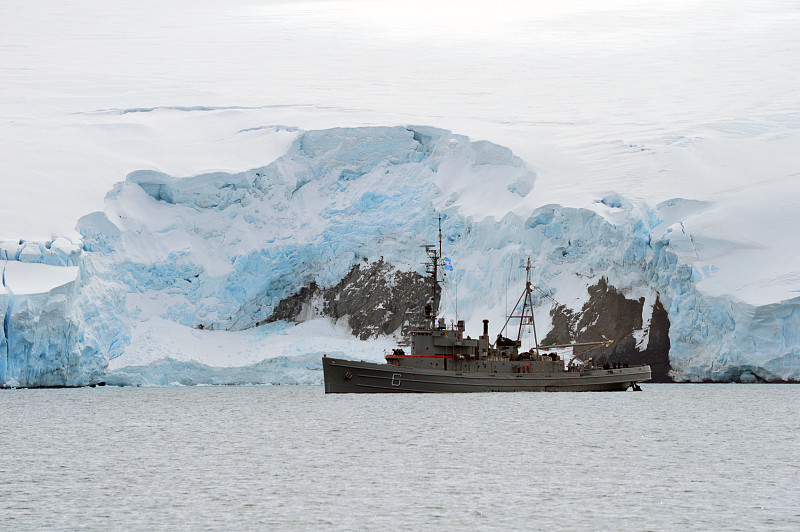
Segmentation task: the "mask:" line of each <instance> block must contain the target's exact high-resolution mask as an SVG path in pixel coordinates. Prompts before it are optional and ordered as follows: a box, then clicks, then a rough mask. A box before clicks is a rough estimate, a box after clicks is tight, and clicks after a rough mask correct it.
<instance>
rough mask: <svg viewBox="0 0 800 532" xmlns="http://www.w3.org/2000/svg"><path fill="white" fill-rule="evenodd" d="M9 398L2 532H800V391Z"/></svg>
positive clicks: (198, 391) (98, 392)
mask: <svg viewBox="0 0 800 532" xmlns="http://www.w3.org/2000/svg"><path fill="white" fill-rule="evenodd" d="M642 387H643V389H644V391H643V392H641V393H633V392H628V393H583V394H580V393H554V394H547V393H515V394H461V395H459V394H453V395H325V394H324V393H323V388H322V387H321V386H307V387H302V386H251V387H186V388H184V387H169V388H112V387H105V388H95V389H91V388H86V389H66V390H3V391H0V453H2V455H1V458H0V528H2V529H5V530H34V529H50V530H75V529H86V530H100V529H103V530H105V529H125V530H166V529H192V530H196V529H255V530H259V529H260V530H266V529H270V530H320V529H338V530H378V529H384V530H420V529H436V530H440V529H480V530H506V529H512V530H522V529H525V530H535V529H556V530H598V529H599V530H679V529H703V530H798V529H800V386H793V385H735V384H730V385H708V384H702V385H688V384H683V385H677V384H675V385H663V384H662V385H658V384H649V385H648V384H644V385H642Z"/></svg>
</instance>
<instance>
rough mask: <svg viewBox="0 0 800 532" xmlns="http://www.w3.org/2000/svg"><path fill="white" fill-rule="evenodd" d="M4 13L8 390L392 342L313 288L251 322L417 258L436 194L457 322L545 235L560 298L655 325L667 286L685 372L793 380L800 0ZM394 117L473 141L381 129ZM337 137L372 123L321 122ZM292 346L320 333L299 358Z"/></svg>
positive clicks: (499, 310)
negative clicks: (455, 264) (357, 274)
mask: <svg viewBox="0 0 800 532" xmlns="http://www.w3.org/2000/svg"><path fill="white" fill-rule="evenodd" d="M1 11H2V16H0V49H2V50H3V53H2V54H0V72H2V76H0V78H2V82H0V96H1V97H0V203H1V204H2V208H0V242H2V245H0V265H2V268H3V270H4V272H5V280H4V283H3V285H2V289H0V313H2V317H3V323H4V327H3V334H2V337H0V356H5V358H3V359H2V363H0V371H3V375H2V377H3V378H2V379H0V380H3V381H4V382H11V383H14V382H19V383H25V382H28V383H40V384H48V383H50V384H58V383H61V382H72V383H78V384H79V383H85V382H91V381H93V380H97V379H101V378H104V377H102V375H103V369H102V368H103V367H105V365H106V363H109V364H110V367H111V368H112V369H114V368H119V367H121V366H123V365H130V364H146V363H150V362H152V361H154V360H156V359H158V358H160V357H161V355H164V356H169V357H170V359H171V360H175V361H177V363H181V364H183V363H188V362H189V361H190V360H195V361H199V362H203V363H207V364H209V365H213V366H214V367H222V366H242V365H247V364H254V363H257V362H258V361H260V360H261V359H262V358H263V357H262V356H261V354H264V356H273V355H274V354H275V353H279V352H282V353H286V354H292V355H298V354H301V353H310V352H312V351H313V352H316V351H317V350H320V349H321V350H325V349H326V348H325V346H326V345H333V344H336V346H337V347H336V350H338V351H342V352H347V353H350V354H352V355H353V356H358V357H367V356H371V357H378V358H380V355H379V354H375V353H376V350H375V349H372V348H371V347H370V345H367V344H364V343H362V342H360V341H358V340H356V339H353V338H352V335H351V334H350V333H351V332H352V327H350V326H349V325H348V324H345V323H341V321H342V320H340V323H339V324H336V325H333V324H331V323H330V320H329V319H328V318H327V317H326V316H324V315H322V314H325V313H324V312H322V313H321V314H320V313H316V311H315V310H314V309H315V308H316V306H315V305H313V304H310V303H309V302H308V301H305V302H304V305H305V306H304V307H303V308H304V309H305V310H304V311H303V312H304V316H305V318H303V319H305V320H306V321H305V322H304V324H303V325H302V326H301V329H297V328H287V327H283V328H281V327H279V326H278V325H275V324H270V325H261V326H259V327H254V328H248V327H250V325H251V324H252V323H253V322H254V323H260V320H262V318H265V315H266V314H268V312H269V310H268V309H269V308H271V307H270V306H271V305H275V304H276V303H277V302H278V300H281V298H282V297H284V296H285V295H286V293H287V292H292V290H296V289H299V288H301V287H310V286H311V284H310V283H312V282H313V283H315V285H316V286H317V287H318V288H319V289H320V290H323V289H330V288H331V285H332V284H336V282H337V278H339V279H341V277H340V276H341V275H344V274H346V273H347V272H349V271H352V269H351V268H352V265H353V264H354V263H356V262H357V261H358V260H359V259H362V258H367V260H368V262H367V263H363V264H369V265H375V264H378V263H379V262H380V257H381V256H384V258H385V259H387V261H388V260H389V258H391V260H392V261H393V263H394V264H395V266H394V267H396V268H399V269H400V270H398V271H402V270H403V269H404V268H405V269H414V268H416V264H417V263H418V262H419V260H420V258H419V257H417V256H416V255H415V253H418V251H419V249H418V248H416V247H415V246H416V245H418V243H419V241H421V240H427V241H430V240H431V239H432V237H433V234H432V232H431V230H432V229H431V228H432V227H433V225H434V219H433V214H432V212H433V211H434V210H437V211H440V212H443V213H445V215H446V218H445V229H446V231H447V233H448V236H449V237H450V238H451V240H450V241H449V242H448V243H447V246H449V247H450V248H451V249H452V250H453V253H452V254H453V255H456V254H458V257H459V261H460V263H459V264H460V268H458V269H457V271H456V272H457V273H456V275H454V276H453V279H452V280H453V281H455V280H458V286H459V294H458V301H459V305H458V311H459V315H461V316H462V317H463V316H467V317H468V318H469V319H470V320H477V319H479V318H480V317H481V316H475V315H474V313H480V314H481V315H483V314H485V315H486V317H489V318H490V319H492V320H493V323H496V322H497V321H498V320H499V319H500V317H501V316H502V314H503V313H504V311H505V295H502V294H503V293H504V292H505V289H506V285H509V286H510V289H511V290H512V291H513V290H515V288H516V287H517V286H516V285H515V283H519V282H520V278H519V274H520V272H519V270H518V269H517V266H518V262H519V261H520V260H521V257H522V256H524V255H525V254H529V253H531V252H533V253H534V254H536V257H537V261H538V262H537V264H538V266H537V268H538V270H537V271H538V272H539V273H537V275H540V277H539V280H540V282H541V284H542V285H543V286H545V287H547V289H548V290H552V291H554V293H555V292H558V295H559V297H558V299H562V300H563V299H564V297H563V296H564V295H568V296H569V297H568V299H569V298H571V300H572V303H570V306H571V307H572V308H576V309H577V308H579V307H581V301H584V300H585V298H586V297H587V293H586V291H587V287H588V286H590V285H592V284H593V283H595V282H596V281H597V280H598V279H599V278H600V277H601V276H604V275H607V276H608V280H609V282H610V283H611V284H612V285H613V286H614V287H615V288H617V289H619V290H621V291H622V292H623V293H625V294H627V295H628V296H629V297H633V298H638V297H644V298H645V303H644V304H643V308H644V309H645V310H643V317H642V320H643V327H645V326H646V323H647V322H648V316H649V314H648V310H647V309H648V308H650V309H652V308H653V306H654V305H655V303H654V302H655V300H656V298H655V294H656V293H658V294H659V298H660V299H659V302H660V303H662V304H663V305H664V306H665V308H666V310H667V311H668V313H669V319H670V328H669V338H670V344H671V345H670V357H671V360H672V363H673V370H674V372H675V373H674V375H675V376H676V378H680V379H685V378H690V379H703V378H712V379H717V378H720V379H726V378H736V376H737V375H739V374H740V373H741V374H743V375H744V378H745V380H746V379H750V378H755V377H750V375H760V376H762V377H763V378H773V377H774V378H796V377H793V375H796V370H795V369H792V368H794V367H796V365H797V364H796V358H797V339H796V338H795V337H793V336H792V335H793V334H795V333H794V332H793V331H796V330H797V327H796V326H795V325H793V324H795V323H796V319H797V318H796V310H795V305H794V303H793V301H796V298H797V297H798V295H800V292H799V291H800V273H798V268H797V267H796V264H798V262H799V261H798V259H800V257H799V256H798V251H797V250H798V249H800V245H799V244H800V238H799V237H798V236H797V233H796V231H795V230H794V228H795V227H798V226H800V69H797V68H796V67H795V64H796V62H797V57H796V55H797V54H796V50H797V49H798V47H800V7H798V5H796V4H794V3H791V2H788V3H787V2H782V1H779V0H775V1H767V2H756V1H750V0H747V1H743V2H737V3H736V4H735V5H732V4H730V2H727V1H723V0H714V1H710V2H703V3H697V2H692V1H689V0H686V1H683V0H679V1H675V2H669V3H664V2H657V1H648V0H614V1H612V2H602V3H598V2H588V1H583V0H575V1H568V2H560V3H558V4H557V5H556V4H553V3H552V2H544V1H528V2H503V3H500V4H492V5H491V6H489V5H487V4H486V3H481V2H468V3H465V2H457V1H455V0H452V1H450V0H444V1H442V2H437V3H435V4H431V3H429V2H418V1H416V0H410V1H408V2H393V1H390V0H386V1H382V0H370V1H362V0H341V1H339V0H337V1H333V2H331V1H328V0H325V1H322V0H320V1H315V0H312V1H309V2H302V3H295V2H282V1H272V0H259V1H254V0H234V1H225V2H223V1H220V0H204V1H203V2H200V3H198V2H194V1H192V2H189V1H188V0H176V1H174V2H169V3H164V2H155V1H153V0H143V1H141V2H136V3H134V4H130V5H125V6H120V5H111V4H108V3H106V2H100V1H98V0H78V1H75V2H70V3H69V4H63V3H61V2H54V1H51V0H45V1H44V2H36V3H30V2H24V1H21V0H8V1H6V2H4V3H3V6H2V10H1ZM87 14H91V15H90V16H87ZM280 124H285V125H288V126H292V127H282V126H279V125H280ZM396 124H429V125H433V126H437V127H440V128H448V129H450V130H452V131H454V132H456V133H459V134H461V135H466V136H468V137H469V138H470V139H472V140H471V141H468V140H467V139H466V138H465V137H460V136H457V135H455V136H454V135H450V134H445V133H441V131H440V132H438V133H437V132H436V131H437V130H434V129H426V128H421V127H414V126H411V127H410V129H411V130H413V131H414V132H416V133H417V134H418V136H419V138H418V139H414V134H413V133H412V132H409V131H407V129H406V128H405V127H400V128H393V127H385V126H387V125H389V126H392V125H396ZM341 126H348V127H351V128H363V127H365V126H375V127H380V128H381V129H372V130H367V129H337V130H328V129H329V128H335V127H341ZM298 128H300V129H298ZM323 130H325V131H323ZM379 132H380V133H379ZM409 135H410V140H409ZM426 135H427V136H430V137H431V138H430V139H428V140H426V139H425V136H426ZM484 139H485V140H484ZM487 140H488V141H490V142H487ZM298 142H299V143H300V144H298ZM304 142H305V144H304ZM348 143H350V144H348ZM500 146H504V147H500ZM509 150H510V151H509ZM512 152H513V154H514V155H515V156H516V157H519V159H517V158H515V157H514V156H512V155H511V153H512ZM521 161H524V163H522V162H521ZM383 165H387V168H388V170H389V173H388V174H384V177H383V178H382V179H377V175H376V174H375V172H379V171H380V169H381V168H383ZM336 172H339V174H336ZM258 174H260V175H258ZM125 176H128V178H127V179H126V178H125ZM123 180H124V183H122V184H120V185H116V184H117V183H119V182H120V181H123ZM300 185H302V186H300ZM320 187H322V188H320ZM325 187H329V188H325ZM401 187H405V188H401ZM110 189H113V190H112V191H111V192H110V193H109V192H108V191H109V190H110ZM370 194H373V195H372V196H370ZM279 198H284V199H282V200H280V201H279ZM248 202H249V203H248ZM404 202H405V203H404ZM266 206H269V208H267V207H266ZM414 209H418V210H414ZM384 210H385V211H386V214H385V215H384V214H383V212H384ZM95 211H97V212H101V214H91V215H89V216H87V217H86V218H83V219H82V220H81V221H80V223H78V220H79V218H81V217H82V216H84V215H86V214H87V213H92V212H95ZM256 211H258V212H256ZM272 211H274V212H272ZM531 219H534V220H539V221H536V222H530V220H531ZM587 227H591V228H592V231H594V232H593V233H591V237H592V238H589V237H587V235H586V234H585V233H584V231H585V230H586V228H587ZM345 233H348V234H349V233H352V235H349V236H347V237H346V238H345V237H344V235H345ZM265 234H266V235H267V236H265ZM270 234H271V235H272V236H268V235H270ZM359 235H360V236H359ZM595 237H598V238H601V240H598V242H603V245H604V246H605V247H604V248H603V247H598V246H597V245H596V242H595V244H592V242H593V240H592V239H593V238H595ZM270 239H273V240H272V241H269V240H270ZM322 241H326V242H328V246H329V248H330V249H328V248H326V247H325V246H323V245H322V244H321V243H320V242H322ZM575 242H579V243H580V244H575ZM337 246H339V247H337ZM347 246H350V248H347ZM379 248H381V249H379ZM560 248H564V249H560ZM291 250H294V251H291ZM564 251H567V253H566V255H563V254H562V257H563V258H562V259H558V258H557V254H558V253H563V252H564ZM293 253H294V254H293ZM626 253H627V255H626ZM601 255H605V256H604V257H601ZM298 257H303V258H304V260H305V259H309V258H312V265H311V266H309V267H305V266H303V267H302V268H298V265H300V266H302V264H300V263H299V262H298V260H299V259H298ZM568 257H569V258H568ZM283 259H285V260H283ZM465 260H466V264H468V265H469V266H466V267H465V262H464V261H465ZM559 261H561V263H560V264H559ZM637 261H638V266H637V265H635V264H634V263H635V262H637ZM376 268H377V266H376ZM288 270H293V271H294V270H297V273H287V271H288ZM490 270H491V271H490ZM606 271H607V272H609V273H608V274H606V273H605V272H606ZM475 272H481V273H480V274H477V273H475ZM576 273H577V274H579V275H580V276H576V275H574V274H576ZM195 275H196V276H197V277H193V276H195ZM570 275H572V276H573V277H574V278H575V279H577V280H578V281H580V282H574V281H575V279H572V278H571V277H570ZM179 276H184V277H179ZM237 276H240V277H241V278H238V277H237ZM462 276H463V277H462ZM180 279H196V281H180ZM568 279H569V280H570V282H567V281H568ZM184 283H185V284H184ZM237 283H241V286H239V287H238V288H237V287H236V285H237ZM157 286H160V287H162V289H161V290H158V291H156V290H155V288H154V287H157ZM480 287H484V288H480ZM453 290H455V286H453ZM309 293H310V292H309ZM321 294H322V292H320V293H317V295H316V296H315V297H319V298H322V300H324V298H325V297H330V293H329V292H325V294H322V295H321ZM484 294H491V295H488V296H487V295H484ZM510 297H511V296H510ZM161 298H163V301H162V300H161ZM258 305H262V307H263V308H258ZM453 310H454V309H453ZM268 317H269V316H266V318H268ZM311 318H315V319H311ZM64 319H66V320H67V321H66V322H64V321H63V320H64ZM549 319H550V316H549V311H548V309H547V308H546V307H545V306H544V305H543V306H542V308H541V316H540V321H541V322H542V323H545V324H546V323H548V320H549ZM793 320H795V321H793ZM198 325H204V329H202V330H201V329H197V328H196V327H197V326H198ZM206 325H209V326H211V327H212V328H213V330H212V331H209V330H208V329H206V328H205V326H206ZM226 329H229V330H226ZM298 330H302V331H305V332H304V333H303V334H301V335H299V336H298V335H294V336H293V335H289V334H288V331H293V332H295V333H296V332H297V331H298ZM207 334H213V335H214V340H213V341H209V340H207V338H210V336H206V335H207ZM636 334H637V335H638V336H637V338H638V340H639V342H640V343H642V344H644V343H645V339H646V336H647V333H646V331H645V330H644V329H642V330H640V331H638V332H637V333H636ZM15 335H16V336H15ZM275 335H278V336H275ZM294 337H302V338H303V340H302V342H300V344H302V346H306V347H302V346H300V347H298V346H296V345H293V346H292V347H291V348H289V345H290V344H291V341H289V339H291V338H294ZM53 338H63V341H61V340H53ZM220 338H226V339H225V340H221V339H220ZM281 338H282V339H283V340H281V341H278V339H281ZM316 338H325V342H318V341H317V340H316ZM334 338H336V339H337V340H334ZM52 342H55V343H54V344H53V343H52ZM337 342H338V343H337ZM382 342H383V343H382V344H381V347H380V349H379V351H382V349H383V348H384V347H388V346H389V345H390V344H391V342H390V341H389V340H386V339H384V340H382ZM320 343H321V344H322V345H321V346H320ZM62 344H63V347H64V349H65V350H64V351H63V352H60V354H56V352H57V351H58V349H56V347H54V346H60V345H62ZM10 345H13V346H16V347H13V348H12V350H11V351H6V355H3V354H2V353H3V352H4V351H3V349H4V346H5V349H6V350H8V349H9V346H10ZM219 345H223V346H230V345H233V346H235V349H234V350H233V351H234V353H235V355H236V356H234V357H233V358H231V355H230V352H231V350H230V349H225V348H219V347H218V346H219ZM298 345H299V344H298ZM312 345H313V348H312ZM275 346H278V347H277V348H274V347H275ZM273 348H274V349H273ZM297 349H299V350H300V351H298V350H297ZM160 351H163V353H161V352H160ZM11 352H13V353H14V357H13V359H12V358H11V357H9V356H8V355H9V353H11ZM368 352H369V353H371V354H367V353H368ZM42 355H44V356H42ZM22 361H24V362H22ZM108 361H110V362H108ZM751 366H752V368H751ZM23 367H24V368H26V369H24V370H23V369H21V368H23ZM161 367H162V368H163V367H165V366H163V365H162V366H161ZM280 367H284V366H280ZM737 368H738V369H737ZM748 368H750V369H748ZM787 368H788V369H787ZM184 369H185V368H184ZM751 369H752V370H753V371H755V372H756V373H751V372H750V370H751ZM270 371H271V370H270ZM276 371H277V370H276ZM144 373H146V374H148V375H150V376H149V377H147V379H150V380H153V379H154V377H153V376H152V374H150V373H147V372H144ZM279 373H280V372H279ZM274 375H276V376H274V377H272V378H273V379H277V380H281V378H282V377H280V376H279V374H278V373H275V374H274ZM286 375H287V376H286V380H289V381H292V380H296V378H295V377H293V376H291V375H289V374H288V373H287V374H286ZM312 375H313V373H312ZM186 378H187V379H188V378H189V377H186ZM192 378H194V377H192ZM20 379H21V380H20ZM162 381H163V379H162V380H159V381H158V382H162ZM142 382H144V381H142Z"/></svg>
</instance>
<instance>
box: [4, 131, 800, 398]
mask: <svg viewBox="0 0 800 532" xmlns="http://www.w3.org/2000/svg"><path fill="white" fill-rule="evenodd" d="M286 131H287V130H283V134H285V133H286ZM288 131H289V132H291V133H292V134H294V135H295V140H294V142H293V144H292V145H291V147H290V149H289V150H288V151H287V152H286V153H285V154H284V155H283V156H281V157H279V158H278V159H277V160H275V161H273V162H271V163H270V164H267V165H266V166H263V167H260V168H254V169H252V170H248V171H246V172H242V173H238V174H228V173H213V174H205V175H199V176H194V177H183V178H179V177H174V176H169V175H165V174H162V173H158V172H154V171H140V172H135V173H133V174H131V175H129V176H128V177H127V179H126V180H125V181H124V182H122V183H119V184H118V185H116V186H115V187H114V188H113V190H111V191H110V192H109V193H108V195H107V197H106V202H105V210H104V212H96V213H92V214H89V215H87V216H85V217H83V218H82V219H81V220H80V222H79V224H78V230H79V232H80V234H81V235H82V241H81V242H76V243H72V242H69V241H66V240H65V239H63V238H62V239H54V240H53V241H52V242H45V243H30V242H5V243H2V246H0V260H1V261H2V262H0V266H2V267H3V272H4V276H3V283H2V288H1V289H0V318H2V320H3V321H2V323H3V328H2V332H1V333H0V383H2V385H4V386H60V385H85V384H90V383H95V382H99V381H108V382H110V383H114V384H137V385H147V384H170V383H173V382H181V383H184V384H199V383H225V382H237V383H239V382H318V381H319V378H320V375H319V372H315V366H314V363H313V360H316V357H318V356H319V355H320V354H321V353H323V352H327V353H335V352H338V353H341V354H344V355H345V356H353V357H358V358H372V359H375V360H378V359H380V358H381V357H382V351H381V350H382V349H383V348H385V347H386V346H389V345H391V343H392V339H391V338H388V337H387V336H386V335H387V334H392V333H396V332H397V325H398V324H399V322H400V319H399V316H402V314H403V313H404V312H405V311H406V310H409V309H415V308H419V306H420V305H421V304H423V303H424V299H425V297H426V295H425V293H424V286H423V284H422V282H421V274H422V273H423V268H422V267H421V265H420V263H421V262H422V260H423V257H424V254H423V253H422V251H421V248H420V245H421V244H424V243H433V242H434V241H435V239H436V233H435V229H436V225H435V220H436V213H441V215H442V217H443V219H442V230H443V235H444V244H443V247H444V249H445V251H446V254H447V255H448V256H449V257H450V258H451V259H452V262H453V264H454V265H455V270H454V271H453V272H452V273H451V274H450V275H449V277H448V280H447V285H446V288H447V289H446V291H445V295H444V297H443V300H442V302H441V303H442V304H441V310H442V311H444V313H445V315H448V316H452V317H454V316H455V313H456V312H457V313H458V317H459V318H460V319H465V320H466V321H467V327H468V329H470V330H472V331H475V332H476V333H477V331H478V330H479V328H480V320H481V319H483V318H489V319H490V320H491V321H492V324H493V326H494V327H495V329H493V332H497V327H499V325H500V324H501V323H502V319H503V316H504V314H505V313H506V310H507V296H506V293H507V291H508V293H509V294H508V299H512V300H515V295H516V293H517V291H518V290H520V289H521V288H522V283H523V282H524V272H523V271H522V270H521V269H520V267H519V266H520V265H521V263H522V261H523V260H524V259H525V258H526V257H531V258H532V260H533V262H534V263H535V269H534V281H535V283H536V285H537V286H538V287H539V288H540V289H541V290H542V292H541V293H540V297H539V298H538V300H537V305H538V307H537V322H538V323H539V324H540V329H543V330H542V331H540V338H541V337H544V336H545V334H548V333H549V334H550V335H551V336H552V337H553V338H555V337H559V338H564V337H567V338H569V339H574V338H578V339H581V338H588V337H589V336H591V335H593V334H594V335H597V334H601V333H603V334H605V333H608V334H613V335H615V339H617V340H619V341H618V342H617V343H616V345H615V346H614V347H612V348H610V349H609V350H607V352H605V353H603V354H602V355H601V356H605V357H607V358H611V357H617V356H625V357H633V358H635V357H636V356H637V354H638V355H641V356H644V355H643V353H647V352H649V353H650V355H648V356H656V357H662V359H663V360H662V359H659V360H660V362H659V363H661V364H662V366H663V368H664V375H667V373H668V375H669V377H671V378H672V379H674V380H678V381H704V380H710V381H742V382H750V381H779V380H800V297H798V298H793V299H788V300H785V301H777V302H774V303H772V304H768V305H762V306H755V305H752V304H749V303H747V302H745V301H742V300H741V299H739V298H737V295H736V291H735V287H731V290H730V291H729V293H727V294H726V295H719V294H714V295H710V294H707V293H705V292H704V291H703V290H702V284H701V281H702V280H703V279H707V278H710V277H713V276H714V273H715V268H716V266H715V265H714V264H713V261H707V262H705V263H703V264H699V263H693V262H692V261H691V260H688V259H686V257H687V256H688V255H690V254H691V253H692V252H693V249H694V247H695V243H694V242H693V238H692V234H691V233H690V232H688V231H686V229H685V225H684V221H685V220H686V219H687V218H690V217H691V216H693V215H694V214H695V213H697V212H700V211H702V210H703V209H706V208H707V207H708V204H706V203H703V202H697V201H690V200H684V199H680V198H676V199H673V200H670V201H666V202H663V203H661V204H658V205H652V206H651V205H647V204H645V203H643V202H641V201H637V200H635V199H629V198H626V197H625V195H624V194H608V195H606V196H605V197H599V198H597V202H596V203H595V205H594V206H593V207H592V208H584V209H580V208H570V207H564V206H560V205H538V204H537V203H536V201H535V196H536V187H535V183H536V175H535V173H534V172H533V171H532V170H530V168H529V167H528V166H527V165H526V164H525V163H524V162H523V161H522V160H520V159H519V158H517V157H516V156H514V155H513V154H512V153H511V152H510V150H508V149H506V148H503V147H501V146H497V145H495V144H491V143H488V142H485V141H479V142H472V141H470V139H468V138H466V137H463V136H459V135H455V134H452V133H450V132H447V131H444V130H439V129H433V128H428V127H408V128H404V127H387V128H374V127H373V128H356V129H330V130H323V131H297V130H288ZM687 254H688V255H687ZM25 268H28V269H27V270H25ZM31 268H48V271H47V275H45V277H47V278H48V279H50V282H49V285H47V286H45V289H42V287H39V288H36V287H23V285H24V284H25V279H28V278H29V277H30V276H31V275H33V273H32V272H33V270H32V269H31ZM23 270H24V271H23ZM53 272H62V273H64V272H65V273H64V274H55V273H53ZM59 275H61V277H59ZM45 284H47V283H45ZM42 286H44V285H42ZM542 294H545V295H546V296H547V297H546V296H545V295H542ZM551 298H553V299H555V300H557V301H558V302H559V303H560V305H556V304H554V303H553V300H552V299H551ZM598 298H599V299H598ZM512 302H513V301H512ZM612 302H613V308H614V309H616V310H615V311H614V312H616V313H614V314H613V316H618V319H615V320H609V319H608V316H609V315H612V314H609V313H608V312H606V313H605V314H606V319H605V320H603V319H602V318H603V315H604V309H606V308H609V305H612ZM610 321H615V322H618V323H610ZM623 321H624V322H625V323H622V325H620V323H621V322H623ZM606 322H609V323H606ZM295 323H299V324H300V325H296V326H295V325H294V324H295ZM387 323H388V324H390V325H388V326H387V325H386V324H387ZM356 337H360V338H361V339H368V338H369V339H372V340H371V341H370V342H366V343H365V342H363V341H361V340H359V339H357V338H356ZM656 337H658V338H659V340H658V341H656V340H655V339H656ZM662 337H663V338H662ZM176 338H183V339H185V341H181V342H176V341H175V339H176ZM654 353H655V354H654ZM658 353H661V354H658ZM226 375H227V377H226Z"/></svg>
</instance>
